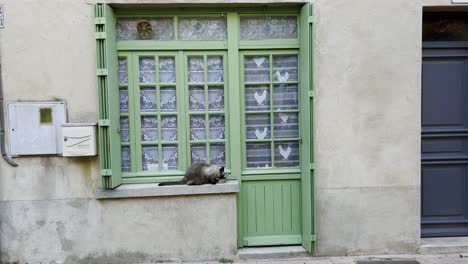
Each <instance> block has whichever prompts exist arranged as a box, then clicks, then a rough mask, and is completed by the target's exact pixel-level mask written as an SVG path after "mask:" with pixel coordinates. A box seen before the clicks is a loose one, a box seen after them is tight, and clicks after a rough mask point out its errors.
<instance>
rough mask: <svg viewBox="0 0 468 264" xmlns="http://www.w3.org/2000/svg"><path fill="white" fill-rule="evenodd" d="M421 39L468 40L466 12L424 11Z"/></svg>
mask: <svg viewBox="0 0 468 264" xmlns="http://www.w3.org/2000/svg"><path fill="white" fill-rule="evenodd" d="M423 21H424V22H423V41H468V13H466V12H465V13H461V12H450V13H446V12H445V13H444V12H425V13H424V18H423Z"/></svg>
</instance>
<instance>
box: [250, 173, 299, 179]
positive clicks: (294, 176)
mask: <svg viewBox="0 0 468 264" xmlns="http://www.w3.org/2000/svg"><path fill="white" fill-rule="evenodd" d="M301 178H302V177H301V174H274V175H264V174H262V175H249V176H242V181H259V180H260V181H280V180H300V179H301Z"/></svg>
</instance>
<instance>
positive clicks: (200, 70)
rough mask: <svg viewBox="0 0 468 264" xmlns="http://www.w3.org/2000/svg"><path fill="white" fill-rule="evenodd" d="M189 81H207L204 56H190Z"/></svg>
mask: <svg viewBox="0 0 468 264" xmlns="http://www.w3.org/2000/svg"><path fill="white" fill-rule="evenodd" d="M188 80H189V83H202V82H204V81H205V64H204V62H203V56H191V57H189V58H188Z"/></svg>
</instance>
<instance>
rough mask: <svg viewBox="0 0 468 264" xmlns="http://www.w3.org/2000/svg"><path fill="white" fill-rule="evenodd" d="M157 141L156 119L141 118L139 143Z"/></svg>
mask: <svg viewBox="0 0 468 264" xmlns="http://www.w3.org/2000/svg"><path fill="white" fill-rule="evenodd" d="M157 140H158V118H157V117H142V118H141V141H143V142H149V141H157Z"/></svg>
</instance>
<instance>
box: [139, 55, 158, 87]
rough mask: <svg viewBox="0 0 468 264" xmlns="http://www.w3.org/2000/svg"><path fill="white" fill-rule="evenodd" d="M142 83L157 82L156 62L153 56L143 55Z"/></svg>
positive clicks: (141, 59)
mask: <svg viewBox="0 0 468 264" xmlns="http://www.w3.org/2000/svg"><path fill="white" fill-rule="evenodd" d="M139 69H140V83H155V82H156V62H155V60H154V58H153V57H148V58H146V57H141V58H140V63H139Z"/></svg>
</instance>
